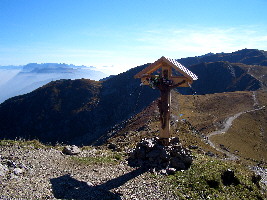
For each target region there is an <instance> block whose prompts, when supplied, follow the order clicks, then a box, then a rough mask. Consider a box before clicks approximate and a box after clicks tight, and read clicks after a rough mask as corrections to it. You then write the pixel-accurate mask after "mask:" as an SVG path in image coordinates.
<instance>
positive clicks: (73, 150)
mask: <svg viewBox="0 0 267 200" xmlns="http://www.w3.org/2000/svg"><path fill="white" fill-rule="evenodd" d="M62 153H64V154H67V155H77V154H79V153H81V150H80V149H79V147H77V146H75V145H72V146H65V147H64V149H63V150H62Z"/></svg>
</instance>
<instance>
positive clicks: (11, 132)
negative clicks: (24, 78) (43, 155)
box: [0, 49, 267, 144]
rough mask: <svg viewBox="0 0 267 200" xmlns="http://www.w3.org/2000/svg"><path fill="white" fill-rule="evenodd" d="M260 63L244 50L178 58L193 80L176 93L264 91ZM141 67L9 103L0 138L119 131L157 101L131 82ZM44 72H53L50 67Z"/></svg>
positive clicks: (73, 140) (88, 136)
mask: <svg viewBox="0 0 267 200" xmlns="http://www.w3.org/2000/svg"><path fill="white" fill-rule="evenodd" d="M216 58H217V59H216ZM266 60H267V57H266V52H264V51H259V50H249V49H244V50H240V51H237V52H233V53H231V54H224V53H220V54H208V55H205V56H200V57H193V58H184V59H180V60H178V61H179V62H181V63H182V64H184V65H185V66H187V67H188V68H189V69H190V70H191V71H192V72H194V73H195V74H196V75H198V77H199V79H198V80H197V81H195V82H194V83H193V85H192V88H180V89H179V90H178V91H180V92H181V93H183V94H191V95H192V94H194V93H195V92H196V94H211V93H222V92H234V91H244V90H252V91H254V90H262V91H265V90H266V88H267V85H266V84H267V78H266V77H267V65H266ZM190 63H191V64H192V65H191V64H190ZM248 63H249V64H248ZM147 66H148V64H146V65H142V66H139V67H136V68H133V69H130V70H128V71H127V72H124V73H121V74H119V75H117V76H111V77H109V78H108V79H107V80H105V81H103V82H99V81H92V80H87V79H79V80H60V81H52V82H50V83H48V84H46V85H44V86H42V87H41V88H38V89H37V90H34V91H33V92H31V93H29V94H25V95H21V96H17V97H14V98H11V99H9V100H7V101H5V102H4V103H2V104H0V138H11V139H14V138H16V137H22V138H27V139H35V138H38V139H40V140H41V141H43V142H52V143H55V142H64V143H70V144H92V143H95V142H96V141H97V140H99V138H101V137H102V138H105V137H106V136H107V134H108V133H109V134H112V127H114V126H115V125H117V126H123V124H122V122H123V121H125V120H127V119H129V118H131V117H132V116H133V115H134V114H136V113H138V112H140V111H141V110H142V109H144V108H146V107H147V106H148V105H149V104H150V103H151V102H152V101H154V100H156V99H157V98H158V97H159V92H158V91H157V90H153V89H151V88H149V87H148V86H140V80H138V79H134V78H133V76H134V75H135V74H136V73H137V72H139V71H141V70H142V69H144V68H145V67H147ZM24 70H26V71H27V70H28V71H30V73H32V71H33V70H35V71H40V70H41V71H43V70H44V69H42V68H41V69H39V68H31V66H27V67H26V69H24ZM46 70H48V71H50V70H51V71H53V67H52V68H51V69H50V68H49V67H48V68H46V69H45V70H44V71H46ZM71 70H75V69H71ZM63 71H65V70H63ZM22 73H23V72H22ZM27 73H28V72H26V74H27ZM37 73H38V72H37ZM66 74H67V73H66Z"/></svg>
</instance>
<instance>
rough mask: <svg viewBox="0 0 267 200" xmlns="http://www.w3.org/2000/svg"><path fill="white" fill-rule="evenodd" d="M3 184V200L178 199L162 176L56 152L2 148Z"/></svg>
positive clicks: (88, 153)
mask: <svg viewBox="0 0 267 200" xmlns="http://www.w3.org/2000/svg"><path fill="white" fill-rule="evenodd" d="M95 151H96V150H95V149H91V150H84V151H82V153H81V154H79V156H81V157H83V156H84V157H86V156H92V155H94V152H95ZM0 182H1V184H0V199H178V197H177V196H175V194H173V193H172V191H171V190H170V189H169V188H170V187H169V186H168V184H167V183H166V182H165V181H164V179H162V177H161V176H160V175H157V176H154V175H152V174H151V173H149V172H145V171H142V170H141V169H138V168H132V167H130V166H128V165H127V162H126V161H121V162H119V163H116V164H101V163H99V164H94V165H85V164H79V163H77V162H74V161H73V159H71V156H70V155H65V154H63V153H62V152H61V150H57V149H54V148H40V149H35V148H34V147H20V146H17V145H13V146H1V147H0Z"/></svg>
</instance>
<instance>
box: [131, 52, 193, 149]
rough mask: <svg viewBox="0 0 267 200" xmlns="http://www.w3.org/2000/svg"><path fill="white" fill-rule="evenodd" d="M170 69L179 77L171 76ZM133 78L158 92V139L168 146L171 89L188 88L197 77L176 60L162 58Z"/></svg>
mask: <svg viewBox="0 0 267 200" xmlns="http://www.w3.org/2000/svg"><path fill="white" fill-rule="evenodd" d="M172 69H174V70H176V71H178V72H179V74H180V75H179V76H172ZM158 70H161V72H160V74H159V75H156V74H155V73H156V72H157V71H158ZM134 78H141V82H142V84H143V85H150V86H151V87H152V88H154V89H159V90H160V100H159V103H158V108H159V112H160V121H161V127H160V134H159V139H160V140H161V142H162V143H163V144H165V145H168V141H169V138H170V104H171V89H173V88H176V87H189V86H190V85H191V84H192V83H193V81H194V80H197V79H198V77H197V76H196V75H195V74H193V73H192V72H191V71H189V70H188V69H187V68H185V67H184V66H183V65H181V64H180V63H178V62H177V61H176V60H174V59H170V58H166V57H164V56H162V57H161V58H160V59H158V60H157V61H156V62H154V63H152V64H151V65H149V66H148V67H146V68H145V69H143V70H142V71H140V72H139V73H137V74H136V75H135V76H134Z"/></svg>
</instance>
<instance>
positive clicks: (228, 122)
mask: <svg viewBox="0 0 267 200" xmlns="http://www.w3.org/2000/svg"><path fill="white" fill-rule="evenodd" d="M252 98H253V101H254V104H253V107H254V109H252V110H247V111H243V112H239V113H237V114H235V115H233V116H231V117H229V118H227V119H226V120H225V121H224V123H223V127H224V128H222V129H220V130H217V131H214V132H211V133H210V134H208V135H207V142H208V144H209V145H210V146H212V147H213V148H215V149H216V150H217V151H219V152H221V153H224V154H226V156H227V157H228V158H227V159H229V160H238V157H237V156H236V155H234V154H232V153H230V152H229V151H227V150H226V149H222V148H220V147H217V146H216V145H215V143H213V142H212V141H211V137H212V136H214V135H221V134H224V133H226V132H227V131H228V130H229V129H230V127H231V126H232V124H233V121H234V120H235V119H237V118H238V117H239V116H241V115H242V114H245V113H249V112H255V111H257V110H262V109H264V108H265V106H262V107H260V108H259V103H258V100H257V97H256V92H255V91H254V92H253V93H252Z"/></svg>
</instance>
